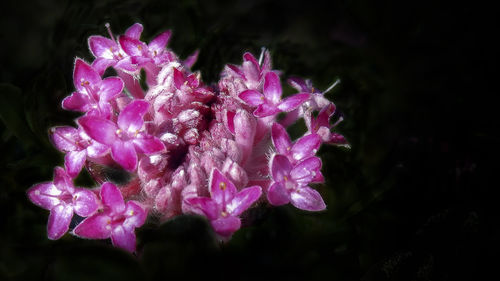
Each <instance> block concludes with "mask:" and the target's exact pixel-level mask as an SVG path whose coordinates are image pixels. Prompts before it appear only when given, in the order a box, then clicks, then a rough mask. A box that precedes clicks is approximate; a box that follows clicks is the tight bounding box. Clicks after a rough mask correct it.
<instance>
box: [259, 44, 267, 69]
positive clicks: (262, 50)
mask: <svg viewBox="0 0 500 281" xmlns="http://www.w3.org/2000/svg"><path fill="white" fill-rule="evenodd" d="M265 51H266V48H265V47H262V48H260V56H259V66H262V59H263V58H264V52H265Z"/></svg>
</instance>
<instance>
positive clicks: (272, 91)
mask: <svg viewBox="0 0 500 281" xmlns="http://www.w3.org/2000/svg"><path fill="white" fill-rule="evenodd" d="M264 95H265V96H266V99H268V100H269V101H271V102H272V103H273V104H278V103H279V101H280V100H281V83H280V78H279V77H278V75H276V73H274V72H268V73H266V77H265V80H264Z"/></svg>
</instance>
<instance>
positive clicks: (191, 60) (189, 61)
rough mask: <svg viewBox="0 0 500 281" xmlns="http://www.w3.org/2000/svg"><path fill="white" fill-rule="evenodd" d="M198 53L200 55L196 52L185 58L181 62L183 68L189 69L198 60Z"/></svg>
mask: <svg viewBox="0 0 500 281" xmlns="http://www.w3.org/2000/svg"><path fill="white" fill-rule="evenodd" d="M199 53H200V51H199V50H196V51H194V53H192V54H191V55H190V56H189V57H187V58H186V59H185V60H184V62H183V64H184V66H185V67H187V68H191V67H192V66H193V65H194V64H195V63H196V61H197V60H198V54H199Z"/></svg>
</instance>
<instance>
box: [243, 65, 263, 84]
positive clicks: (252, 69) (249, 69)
mask: <svg viewBox="0 0 500 281" xmlns="http://www.w3.org/2000/svg"><path fill="white" fill-rule="evenodd" d="M241 68H242V70H243V73H244V75H245V79H246V80H247V81H259V79H260V70H259V65H258V64H257V65H255V64H254V63H253V62H252V61H244V62H243V64H242V65H241Z"/></svg>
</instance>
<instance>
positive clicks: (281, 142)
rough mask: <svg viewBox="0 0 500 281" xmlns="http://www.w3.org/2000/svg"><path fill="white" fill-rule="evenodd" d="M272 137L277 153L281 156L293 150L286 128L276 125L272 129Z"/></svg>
mask: <svg viewBox="0 0 500 281" xmlns="http://www.w3.org/2000/svg"><path fill="white" fill-rule="evenodd" d="M271 137H272V140H273V144H274V147H275V148H276V151H277V152H278V153H280V154H284V155H286V154H288V153H289V151H290V149H291V148H292V141H291V140H290V137H289V136H288V133H287V132H286V130H285V128H284V127H283V126H281V125H280V124H278V123H274V124H273V126H272V128H271Z"/></svg>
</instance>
